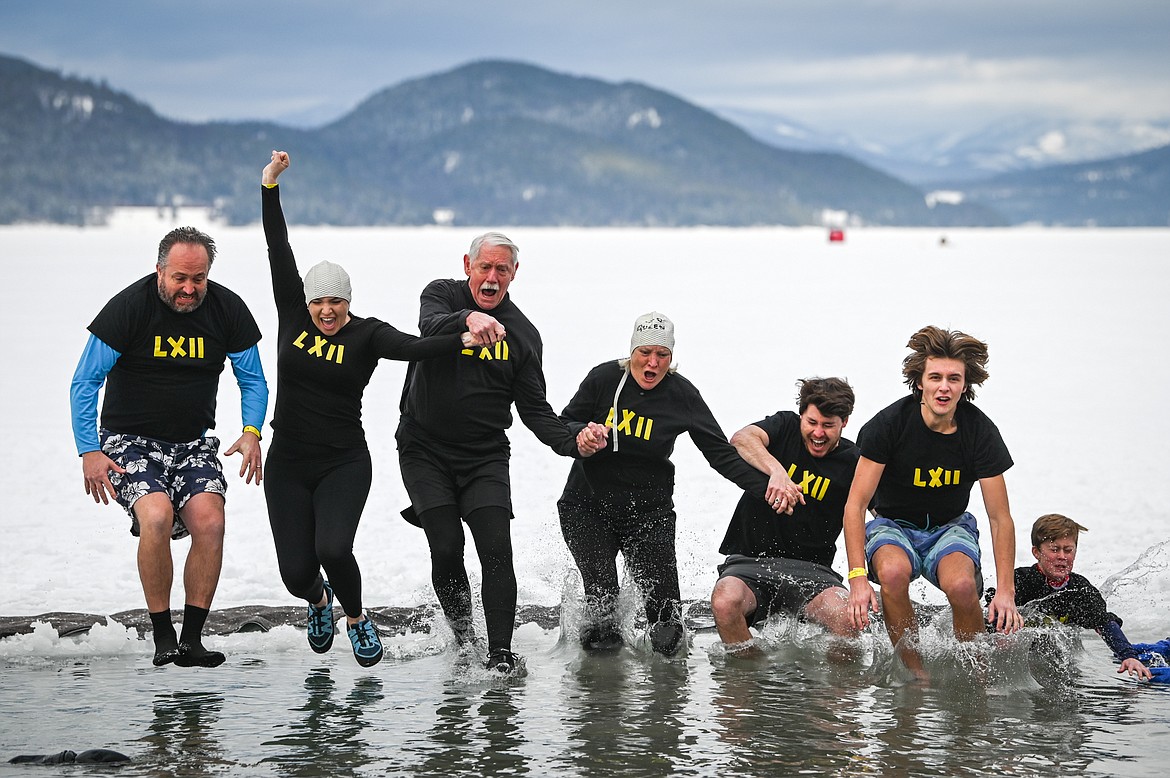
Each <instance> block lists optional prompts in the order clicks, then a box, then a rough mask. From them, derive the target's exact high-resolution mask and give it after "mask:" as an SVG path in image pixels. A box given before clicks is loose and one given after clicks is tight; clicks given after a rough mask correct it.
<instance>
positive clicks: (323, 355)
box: [293, 331, 345, 365]
mask: <svg viewBox="0 0 1170 778" xmlns="http://www.w3.org/2000/svg"><path fill="white" fill-rule="evenodd" d="M307 337H309V333H308V332H307V331H303V332H301V334H300V335H297V338H296V340H294V341H293V345H294V346H296V347H297V348H299V349H302V350H304V348H305V339H306V338H307ZM327 345H328V346H329V350H328V351H326V350H325V346H327ZM306 353H308V354H312V355H313V356H315V357H317V358H318V359H324V360H325V361H326V362H333V363H334V364H338V365H340V364H341V363H342V362H343V361H344V360H345V345H344V344H341V343H330V342H329V340H328V339H327V338H323V337H321V336H320V335H314V336H313V345H312V346H310V347H309V350H308V351H307V352H306Z"/></svg>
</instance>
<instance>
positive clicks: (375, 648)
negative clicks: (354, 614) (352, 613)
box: [347, 617, 382, 667]
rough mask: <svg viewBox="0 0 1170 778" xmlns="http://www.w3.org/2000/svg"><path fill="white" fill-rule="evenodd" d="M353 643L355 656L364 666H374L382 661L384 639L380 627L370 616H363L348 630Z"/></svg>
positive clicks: (350, 640)
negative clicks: (380, 635) (379, 635)
mask: <svg viewBox="0 0 1170 778" xmlns="http://www.w3.org/2000/svg"><path fill="white" fill-rule="evenodd" d="M347 633H348V634H349V642H350V643H352V644H353V658H354V659H356V660H357V663H358V664H359V665H361V666H362V667H372V666H374V665H376V664H378V663H379V662H381V661H382V640H381V638H379V637H378V628H377V627H375V626H374V622H372V621H370V619H369V617H365V618H363V619H362V620H361V621H359V622H358V623H357V624H354V625H353V626H352V627H350V628H349V629H348V630H347Z"/></svg>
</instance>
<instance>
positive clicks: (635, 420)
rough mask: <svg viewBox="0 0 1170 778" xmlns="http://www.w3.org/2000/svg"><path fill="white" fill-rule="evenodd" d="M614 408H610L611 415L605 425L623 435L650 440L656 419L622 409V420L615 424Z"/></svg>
mask: <svg viewBox="0 0 1170 778" xmlns="http://www.w3.org/2000/svg"><path fill="white" fill-rule="evenodd" d="M613 422H614V419H613V408H612V407H610V409H609V416H607V417H606V419H605V426H607V427H613V429H614V431H615V432H619V433H621V434H623V435H633V436H634V437H635V438H641V439H642V440H650V431H651V430H653V429H654V419H649V418H647V417H645V416H639V415H638V414H636V413H634V412H633V411H628V410H626V409H625V408H623V409H622V420H621V421H620V422H618V423H617V424H614V423H613Z"/></svg>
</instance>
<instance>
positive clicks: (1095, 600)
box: [1014, 565, 1138, 659]
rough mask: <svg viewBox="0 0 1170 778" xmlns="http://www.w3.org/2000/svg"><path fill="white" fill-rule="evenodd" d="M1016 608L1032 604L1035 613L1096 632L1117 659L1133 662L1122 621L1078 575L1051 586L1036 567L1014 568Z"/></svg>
mask: <svg viewBox="0 0 1170 778" xmlns="http://www.w3.org/2000/svg"><path fill="white" fill-rule="evenodd" d="M1014 577H1015V581H1016V606H1017V607H1020V606H1022V605H1024V604H1025V603H1032V608H1033V609H1034V610H1035V611H1038V612H1040V613H1043V614H1044V615H1046V616H1051V617H1052V618H1054V619H1057V620H1058V621H1061V622H1062V623H1065V624H1076V625H1078V626H1081V627H1086V628H1088V629H1092V630H1095V631H1096V632H1097V634H1098V635H1100V636H1101V638H1102V639H1103V640H1104V641H1105V645H1107V646H1109V649H1110V650H1111V651H1112V652H1113V653H1114V655H1116V656H1117V658H1118V659H1136V658H1137V655H1138V652H1137V650H1136V649H1134V647H1133V646H1132V645H1131V644H1130V642H1129V639H1128V638H1126V636H1125V633H1124V632H1122V631H1121V623H1122V622H1121V618H1120V617H1119V616H1117V614H1115V613H1110V612H1109V610H1108V609H1107V607H1106V605H1105V598H1104V597H1102V596H1101V592H1100V591H1098V589H1097V587H1095V586H1093V584H1091V583H1089V579H1087V578H1085V577H1084V576H1083V575H1080V574H1079V573H1069V574H1068V578H1067V579H1065V580H1064V581H1063V582H1061V583H1060V584H1058V585H1056V586H1054V585H1053V584H1052V582H1051V581H1049V580H1048V578H1047V577H1046V576H1045V575H1044V573H1042V572H1040V568H1039V567H1038V566H1037V565H1032V566H1030V567H1017V568H1016V572H1015V576H1014Z"/></svg>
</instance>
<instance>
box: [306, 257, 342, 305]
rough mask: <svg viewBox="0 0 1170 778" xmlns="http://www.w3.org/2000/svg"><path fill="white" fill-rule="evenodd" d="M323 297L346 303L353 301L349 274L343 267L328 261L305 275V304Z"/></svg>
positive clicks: (310, 269) (324, 261)
mask: <svg viewBox="0 0 1170 778" xmlns="http://www.w3.org/2000/svg"><path fill="white" fill-rule="evenodd" d="M322 297H340V298H341V299H342V300H345V301H346V302H351V301H352V300H353V289H352V288H351V287H350V285H349V273H347V272H345V268H343V267H342V266H341V265H335V264H334V263H332V262H330V261H328V260H322V261H320V262H318V263H317V264H315V265H313V266H312V267H311V268H309V272H308V273H305V304H306V305H307V304H308V303H311V302H312V301H313V300H320V299H321V298H322Z"/></svg>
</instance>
